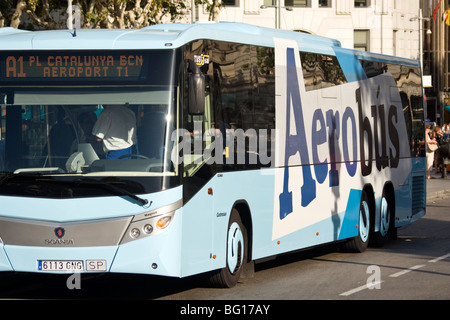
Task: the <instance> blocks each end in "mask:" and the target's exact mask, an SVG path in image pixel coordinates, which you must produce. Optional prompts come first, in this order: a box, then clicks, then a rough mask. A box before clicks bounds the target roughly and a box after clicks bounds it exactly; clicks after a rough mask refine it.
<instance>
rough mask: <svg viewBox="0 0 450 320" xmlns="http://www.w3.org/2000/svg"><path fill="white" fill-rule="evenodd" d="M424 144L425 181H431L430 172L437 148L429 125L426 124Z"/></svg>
mask: <svg viewBox="0 0 450 320" xmlns="http://www.w3.org/2000/svg"><path fill="white" fill-rule="evenodd" d="M425 144H426V150H427V179H428V180H429V179H431V170H432V169H433V163H434V152H435V151H436V150H437V148H438V143H437V141H436V139H435V137H434V136H433V132H431V125H429V124H427V125H426V127H425Z"/></svg>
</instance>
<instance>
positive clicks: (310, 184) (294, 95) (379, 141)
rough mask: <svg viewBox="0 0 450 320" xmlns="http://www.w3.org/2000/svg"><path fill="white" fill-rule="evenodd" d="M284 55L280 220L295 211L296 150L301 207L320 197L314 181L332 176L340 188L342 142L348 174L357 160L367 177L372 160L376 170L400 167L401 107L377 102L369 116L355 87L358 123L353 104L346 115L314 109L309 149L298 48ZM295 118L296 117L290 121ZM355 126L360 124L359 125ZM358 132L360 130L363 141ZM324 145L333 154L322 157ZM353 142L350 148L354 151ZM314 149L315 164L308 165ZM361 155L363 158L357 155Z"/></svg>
mask: <svg viewBox="0 0 450 320" xmlns="http://www.w3.org/2000/svg"><path fill="white" fill-rule="evenodd" d="M286 53H287V57H286V58H287V60H286V66H287V75H286V90H287V104H286V122H285V123H286V131H285V134H286V147H285V148H286V149H285V158H284V163H282V165H283V166H284V167H285V169H284V178H283V179H284V180H283V191H282V193H280V194H279V202H280V219H284V218H286V217H287V216H288V215H289V214H290V213H292V212H293V203H292V201H293V198H292V192H291V191H290V190H289V180H290V179H294V180H297V179H298V177H295V176H293V175H292V172H290V170H289V160H290V158H291V157H293V156H295V155H297V154H298V155H299V156H300V161H301V165H302V173H303V177H302V179H303V185H302V186H301V205H302V207H307V206H308V205H309V204H310V203H311V202H312V201H313V200H314V199H315V198H316V196H317V194H316V188H317V186H316V180H317V182H318V183H319V184H323V183H324V182H325V181H326V179H327V178H329V187H337V186H339V169H338V166H337V163H338V161H339V159H338V156H339V155H338V150H336V146H337V145H338V143H339V142H341V145H342V156H343V158H344V162H345V168H346V171H347V174H348V175H349V176H350V177H354V176H355V175H356V172H357V166H358V162H359V163H360V165H361V174H362V176H364V177H365V176H368V175H370V174H371V173H372V171H373V170H372V165H373V163H374V162H375V165H376V169H377V170H378V171H379V172H381V171H382V170H383V169H385V168H388V167H389V168H397V167H398V165H399V160H400V143H399V132H398V130H397V125H398V124H399V119H398V113H397V112H398V110H397V107H396V106H395V105H391V106H390V107H389V109H388V114H387V115H386V107H385V105H384V104H382V103H380V104H379V105H377V104H374V105H372V106H371V108H370V111H371V114H370V115H369V116H367V115H365V113H364V110H365V109H364V107H363V99H362V92H361V88H360V87H359V88H357V89H356V90H355V107H356V108H355V109H356V110H357V112H358V115H357V117H358V123H357V122H356V116H355V112H354V109H353V108H352V107H351V106H348V107H346V109H345V111H344V113H343V114H342V115H341V114H340V112H339V111H336V110H333V109H329V110H324V109H322V108H317V109H315V110H314V112H313V115H312V121H311V124H312V127H311V141H310V146H311V148H309V147H308V141H307V135H306V129H305V122H306V121H308V120H307V119H304V118H303V115H304V112H303V111H304V110H303V104H302V99H301V97H300V88H299V81H298V77H297V68H296V65H295V56H294V55H295V51H294V49H292V48H287V52H286ZM377 98H378V95H377ZM309 107H310V106H309ZM292 117H293V119H291V118H292ZM357 124H358V126H359V127H357ZM292 126H295V128H292ZM293 132H295V134H293ZM357 134H359V144H358V136H357ZM387 135H388V136H387ZM350 142H351V143H350ZM325 144H328V157H329V158H325V159H320V158H319V148H320V147H321V146H324V145H325ZM350 145H351V146H352V149H350ZM358 146H359V152H358ZM374 150H375V151H374ZM310 152H311V155H312V161H313V165H310V163H309V161H310V160H309V159H310V157H309V153H310ZM374 152H375V154H374ZM388 152H389V157H388ZM358 154H359V161H358V159H357V157H358ZM374 155H375V157H374ZM373 160H375V161H373ZM312 168H313V169H314V176H313V175H312V172H311V171H312Z"/></svg>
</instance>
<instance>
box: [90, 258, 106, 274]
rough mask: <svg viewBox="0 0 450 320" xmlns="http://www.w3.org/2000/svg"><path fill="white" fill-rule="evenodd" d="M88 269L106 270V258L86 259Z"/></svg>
mask: <svg viewBox="0 0 450 320" xmlns="http://www.w3.org/2000/svg"><path fill="white" fill-rule="evenodd" d="M86 271H106V260H86Z"/></svg>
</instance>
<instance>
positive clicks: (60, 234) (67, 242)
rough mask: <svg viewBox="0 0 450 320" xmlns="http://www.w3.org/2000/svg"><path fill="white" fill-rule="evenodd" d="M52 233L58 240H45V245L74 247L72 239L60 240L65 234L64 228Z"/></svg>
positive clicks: (56, 229)
mask: <svg viewBox="0 0 450 320" xmlns="http://www.w3.org/2000/svg"><path fill="white" fill-rule="evenodd" d="M54 232H55V236H56V237H57V238H58V239H45V244H46V245H74V241H73V239H62V237H64V235H65V234H66V230H65V229H64V228H62V227H58V228H55V230H54Z"/></svg>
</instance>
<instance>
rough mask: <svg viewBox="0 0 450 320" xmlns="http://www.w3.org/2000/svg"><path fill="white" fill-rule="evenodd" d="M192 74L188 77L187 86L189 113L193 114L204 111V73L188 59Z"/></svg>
mask: <svg viewBox="0 0 450 320" xmlns="http://www.w3.org/2000/svg"><path fill="white" fill-rule="evenodd" d="M190 67H191V70H192V74H190V75H189V78H188V86H189V113H190V114H193V115H201V114H204V113H205V90H206V89H205V88H206V81H205V75H204V74H202V72H201V71H200V68H199V67H198V66H197V65H195V63H194V62H193V61H190Z"/></svg>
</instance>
